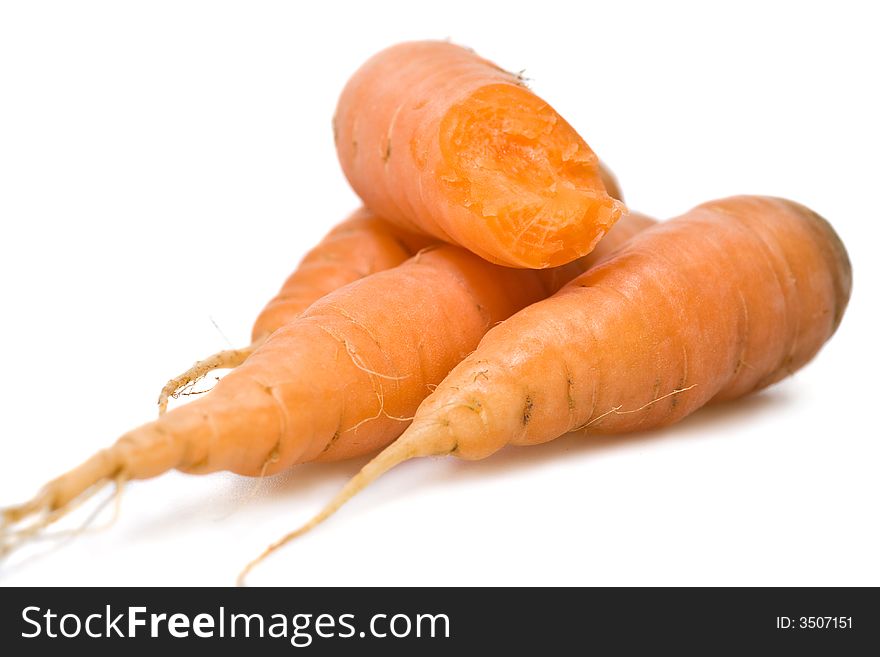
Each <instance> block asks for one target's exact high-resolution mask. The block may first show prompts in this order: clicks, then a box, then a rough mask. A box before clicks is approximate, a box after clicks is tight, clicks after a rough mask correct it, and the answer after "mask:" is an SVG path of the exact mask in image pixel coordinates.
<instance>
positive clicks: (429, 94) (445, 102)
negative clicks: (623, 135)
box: [334, 41, 625, 268]
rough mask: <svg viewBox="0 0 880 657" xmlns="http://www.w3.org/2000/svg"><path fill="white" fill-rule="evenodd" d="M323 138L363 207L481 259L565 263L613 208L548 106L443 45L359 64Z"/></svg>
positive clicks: (586, 155) (592, 240) (405, 49)
mask: <svg viewBox="0 0 880 657" xmlns="http://www.w3.org/2000/svg"><path fill="white" fill-rule="evenodd" d="M334 135H335V140H336V149H337V152H338V155H339V161H340V163H341V164H342V168H343V171H344V172H345V175H346V176H347V177H348V180H349V182H350V183H351V185H352V187H353V188H354V190H355V191H356V192H357V193H358V194H359V195H360V197H361V198H362V199H363V200H364V203H365V204H366V205H367V207H369V208H371V209H372V210H373V211H375V212H376V213H377V214H379V215H380V216H382V217H384V218H385V219H387V220H389V221H391V222H393V223H396V224H398V225H399V226H401V227H402V228H405V229H407V230H411V231H421V232H424V233H426V234H428V235H432V236H433V237H435V238H437V239H440V240H444V241H447V242H451V243H453V244H459V245H461V246H464V247H465V248H467V249H469V250H471V251H473V252H474V253H477V254H478V255H481V256H482V257H484V258H486V259H487V260H490V261H492V262H497V263H501V264H504V265H508V266H514V267H530V268H544V267H550V266H556V265H561V264H564V263H567V262H571V261H572V260H574V259H576V258H578V257H580V256H583V255H585V254H587V253H589V252H590V250H591V249H592V248H593V247H594V246H595V245H596V243H597V242H598V241H599V240H600V239H601V237H602V236H603V235H604V234H605V233H606V232H607V231H608V229H609V228H610V227H611V226H612V225H613V224H614V222H615V221H616V220H617V219H618V218H619V217H620V216H621V215H622V214H623V213H624V212H625V208H624V206H623V204H622V203H620V202H619V201H617V200H615V199H614V198H612V197H611V196H609V194H608V193H607V191H606V188H605V185H604V184H603V182H602V175H601V173H600V169H599V162H598V159H597V158H596V155H595V154H594V153H593V151H592V150H590V147H589V146H588V145H587V144H586V142H585V141H584V140H583V139H582V138H581V137H580V136H579V135H578V134H577V133H576V132H575V131H574V129H573V128H572V127H571V126H570V125H569V124H568V123H566V122H565V120H564V119H563V118H562V117H561V116H559V114H557V113H556V111H554V110H553V108H552V107H550V106H549V105H548V104H547V103H546V102H544V101H543V100H541V99H540V98H538V96H536V95H535V94H534V93H532V92H531V91H529V90H528V89H527V88H526V87H525V85H524V84H523V82H522V80H521V79H520V78H519V77H518V76H516V75H514V74H512V73H508V72H507V71H505V70H503V69H501V68H499V67H498V66H496V65H495V64H493V63H491V62H489V61H486V60H485V59H482V58H480V57H478V56H477V55H476V54H474V53H473V52H472V51H470V50H467V49H465V48H461V47H459V46H455V45H452V44H450V43H446V42H438V41H420V42H411V43H402V44H399V45H396V46H393V47H391V48H388V49H387V50H384V51H382V52H380V53H378V54H377V55H375V56H374V57H373V58H372V59H370V60H369V61H367V62H366V63H365V64H364V65H363V66H362V67H361V68H360V69H359V70H358V71H357V72H356V73H355V74H354V75H353V76H352V78H351V79H350V80H349V82H348V84H347V85H346V86H345V89H344V90H343V92H342V95H341V97H340V99H339V104H338V106H337V109H336V116H335V118H334Z"/></svg>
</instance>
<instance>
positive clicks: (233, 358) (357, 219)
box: [158, 162, 654, 415]
mask: <svg viewBox="0 0 880 657" xmlns="http://www.w3.org/2000/svg"><path fill="white" fill-rule="evenodd" d="M599 175H600V176H601V178H602V180H603V182H604V184H605V187H606V189H607V190H608V193H609V194H610V195H611V196H612V197H614V198H616V199H622V198H623V196H622V193H621V191H620V186H619V185H618V183H617V178H616V177H615V176H614V174H613V173H612V172H611V170H610V169H609V168H608V167H606V166H605V165H604V164H602V163H601V162H600V163H599ZM646 221H648V222H653V221H654V220H653V219H648V218H647V217H645V216H644V215H640V216H635V217H633V218H632V219H631V220H629V221H626V222H622V223H625V224H626V226H624V227H622V228H621V229H620V230H619V231H617V234H618V236H619V237H622V238H625V239H628V238H629V237H631V236H632V235H634V234H635V232H636V231H637V230H641V229H642V228H644V227H645V225H646V224H645V222H646ZM432 243H434V240H432V239H430V238H428V237H425V236H422V235H420V234H418V233H410V232H408V231H405V230H401V229H400V228H398V227H396V226H394V225H393V224H390V223H388V222H387V221H385V220H383V219H380V218H379V217H377V216H375V215H374V214H373V213H372V212H370V211H369V210H367V209H366V208H361V209H360V210H358V211H356V212H355V213H354V214H353V215H352V216H351V217H349V218H348V219H346V220H345V221H343V222H342V223H341V224H339V225H338V226H336V227H335V228H334V229H333V230H331V231H330V232H329V233H328V234H327V235H326V237H324V239H323V240H322V241H321V242H320V243H319V244H318V245H317V246H316V247H315V248H314V249H312V250H311V251H309V252H308V253H307V254H306V256H305V257H304V258H303V260H302V262H300V264H299V266H298V267H297V269H296V271H294V272H293V273H292V274H291V275H290V277H288V279H287V281H285V283H284V285H283V286H282V288H281V291H280V292H279V293H278V294H277V295H276V296H275V297H274V298H273V299H272V300H271V301H269V303H268V304H267V305H266V307H265V308H264V309H263V311H262V312H261V313H260V315H259V317H257V321H256V322H255V323H254V328H253V330H252V332H251V336H252V337H251V344H250V345H248V346H247V347H240V348H238V349H224V350H223V351H218V352H217V353H215V354H213V355H211V356H208V357H207V358H205V359H202V360H200V361H197V362H196V363H195V364H194V365H193V366H192V367H190V368H189V369H188V370H186V371H185V372H183V373H182V374H179V375H177V376H175V377H174V378H173V379H171V380H169V381H168V383H166V384H165V387H164V388H162V392H161V393H160V394H159V402H158V403H159V415H162V414H163V413H165V411H166V410H167V408H168V400H169V398H177V397H178V396H179V395H180V394H181V392H182V391H184V390H186V389H187V388H188V387H191V386H192V385H193V384H195V383H196V382H197V381H198V380H200V379H202V378H203V377H205V376H206V375H207V374H209V373H210V372H212V371H214V370H219V369H232V368H236V367H238V366H239V365H241V364H242V363H243V362H244V361H245V360H246V359H247V357H248V356H250V355H251V354H252V353H253V352H254V349H255V348H256V347H258V346H259V345H260V344H262V343H263V341H264V340H265V339H266V338H268V337H269V335H270V334H271V333H272V332H273V331H274V330H276V329H278V328H280V327H282V326H284V325H285V324H286V323H287V322H289V321H291V320H293V319H295V318H296V317H297V315H299V314H300V313H301V312H302V311H303V310H305V309H306V308H308V307H309V306H310V305H311V304H312V302H314V301H317V300H318V299H320V298H321V297H323V296H324V295H325V294H329V293H330V292H332V291H333V290H335V289H337V288H340V287H342V286H343V285H347V284H348V283H351V282H352V281H356V280H358V279H359V278H363V277H364V276H369V275H370V274H374V273H376V272H378V271H383V270H385V269H390V268H391V267H395V266H397V265H399V264H401V263H402V262H403V261H404V260H406V259H407V258H409V257H410V256H412V255H413V254H414V253H415V252H416V251H418V250H419V249H423V248H424V247H426V246H428V245H430V244H432ZM619 243H622V241H621V240H620V239H617V238H615V239H604V240H602V241H601V242H600V243H599V245H598V246H597V247H596V251H597V256H594V257H591V258H590V259H589V260H587V261H585V262H596V261H598V260H599V259H600V258H601V257H602V256H603V254H606V253H609V252H610V250H611V249H612V248H613V247H615V246H617V245H618V244H619ZM549 271H557V270H556V269H551V270H549ZM556 275H558V273H557V274H552V275H551V276H556Z"/></svg>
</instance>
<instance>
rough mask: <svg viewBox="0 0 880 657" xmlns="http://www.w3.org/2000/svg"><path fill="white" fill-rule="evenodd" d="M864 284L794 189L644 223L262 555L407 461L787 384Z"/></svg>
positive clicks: (609, 426) (530, 440) (636, 424)
mask: <svg viewBox="0 0 880 657" xmlns="http://www.w3.org/2000/svg"><path fill="white" fill-rule="evenodd" d="M851 285H852V272H851V268H850V263H849V259H848V257H847V254H846V251H845V250H844V247H843V245H842V243H841V242H840V240H839V238H838V237H837V235H836V234H835V232H834V230H833V229H832V228H831V226H830V225H829V224H828V223H827V222H826V221H825V220H824V219H822V218H821V217H819V216H818V215H816V214H815V213H813V212H811V211H810V210H808V209H807V208H805V207H803V206H800V205H797V204H795V203H792V202H790V201H785V200H782V199H775V198H767V197H750V196H740V197H733V198H728V199H724V200H720V201H715V202H711V203H707V204H705V205H701V206H699V207H697V208H695V209H693V210H691V211H690V212H688V213H687V214H685V215H683V216H681V217H679V218H677V219H674V220H672V221H669V222H665V223H663V224H660V225H658V226H657V227H654V228H652V229H650V230H647V231H644V232H642V233H641V234H640V235H638V236H636V237H635V238H634V239H632V240H631V241H630V242H629V243H627V244H626V245H625V246H624V247H623V248H621V249H620V250H618V251H617V253H616V255H614V256H612V257H611V258H609V259H607V260H605V261H604V263H603V264H600V265H599V266H597V267H595V268H593V269H591V270H589V271H588V272H586V273H585V274H583V275H581V276H579V277H578V278H576V279H574V280H573V281H571V282H570V283H569V284H568V285H566V286H565V287H563V288H562V289H561V290H560V291H559V292H558V293H556V294H555V295H554V296H552V297H550V298H549V299H546V300H544V301H540V302H538V303H536V304H534V305H532V306H529V307H528V308H526V309H524V310H522V311H520V312H519V313H517V314H516V315H514V316H513V317H511V318H510V319H508V320H507V321H506V322H504V323H503V324H501V325H499V326H497V327H495V328H493V329H492V330H491V331H489V332H488V333H487V334H486V336H485V337H484V338H483V339H482V341H481V342H480V345H479V347H478V348H477V349H476V351H474V353H472V354H471V355H470V356H468V357H467V358H466V359H464V361H462V362H461V363H460V364H459V365H457V366H456V367H455V368H454V369H453V370H452V372H450V374H449V375H448V376H447V377H446V378H445V379H444V380H443V382H442V383H441V384H440V385H439V386H438V387H437V389H436V390H435V391H434V392H433V393H432V394H431V395H430V396H429V397H428V398H427V399H426V400H425V401H424V402H423V403H422V404H421V406H420V407H419V409H418V411H417V412H416V416H415V419H414V420H413V422H412V424H411V425H410V427H409V428H408V429H407V430H406V432H404V434H403V435H402V436H401V437H400V438H399V439H398V440H397V441H396V442H394V443H392V444H391V445H390V446H389V447H387V448H386V449H385V450H384V451H382V452H381V453H380V454H379V455H378V456H376V457H375V458H374V459H373V460H372V461H370V462H369V463H368V464H367V465H366V466H364V468H363V469H362V470H361V471H360V472H359V473H358V474H357V475H356V476H355V477H354V478H353V479H352V480H351V481H349V483H348V484H347V485H346V486H345V487H344V488H343V490H342V491H340V493H339V494H338V495H337V496H336V497H335V498H334V499H333V500H332V501H331V502H330V504H329V505H328V506H327V507H325V508H324V510H322V511H321V512H320V513H319V514H318V515H317V516H315V517H314V518H313V519H312V520H311V521H309V522H308V523H307V524H306V525H304V526H303V527H302V528H300V529H298V530H297V531H295V532H292V533H291V534H288V535H287V536H285V537H284V538H282V539H281V540H280V541H278V542H276V543H275V544H273V545H272V546H271V547H270V548H269V549H268V550H266V552H265V553H264V554H263V555H262V556H261V557H260V559H262V558H263V557H265V556H266V555H268V554H269V553H271V552H272V551H273V550H275V549H277V548H278V547H280V546H281V545H283V544H284V543H286V542H287V541H289V540H291V539H293V538H295V537H296V536H299V535H301V534H302V533H304V532H306V531H308V530H309V529H311V528H312V527H314V526H315V525H316V524H318V523H320V522H321V521H323V520H324V519H326V518H327V517H328V516H330V515H331V514H332V513H333V512H335V511H336V509H338V508H339V507H340V506H341V505H342V504H344V503H345V502H346V501H347V500H348V499H350V498H351V497H352V496H353V495H355V494H356V493H358V492H359V491H360V490H362V489H363V488H364V487H365V486H366V485H368V484H369V483H370V482H372V481H374V480H375V479H376V478H377V477H379V476H381V475H382V474H383V473H385V472H387V471H388V470H389V469H390V468H392V467H394V466H395V465H397V464H399V463H401V462H403V461H406V460H408V459H412V458H415V457H419V456H433V455H448V454H451V455H454V456H457V457H460V458H464V459H482V458H485V457H487V456H489V455H491V454H493V453H494V452H496V451H497V450H499V449H501V448H502V447H504V446H505V445H535V444H538V443H543V442H547V441H549V440H553V439H554V438H557V437H558V436H560V435H562V434H565V433H567V432H571V431H580V432H583V433H585V434H593V433H620V432H625V431H634V430H644V429H650V428H653V427H660V426H664V425H668V424H671V423H673V422H677V421H678V420H681V419H682V418H683V417H685V416H687V415H689V414H690V413H692V412H693V411H695V410H697V409H698V408H700V407H701V406H703V405H704V404H706V403H709V402H711V401H715V400H721V399H732V398H735V397H739V396H741V395H745V394H747V393H750V392H753V391H755V390H758V389H760V388H763V387H764V386H767V385H770V384H771V383H774V382H776V381H779V380H780V379H782V378H784V377H786V376H788V375H789V374H792V373H793V372H795V371H796V370H797V369H798V368H800V367H802V366H803V365H804V364H805V363H807V362H808V361H809V360H810V359H811V358H813V356H815V355H816V353H817V352H818V351H819V349H820V348H821V347H822V345H823V344H824V343H825V342H826V341H827V340H828V339H829V338H830V337H831V335H832V334H833V333H834V331H835V330H836V328H837V326H838V325H839V323H840V320H841V318H842V316H843V312H844V309H845V308H846V304H847V301H848V300H849V295H850V289H851ZM258 561H259V559H258V560H256V561H255V562H252V563H251V564H250V565H249V566H248V568H247V569H246V570H245V573H246V572H247V570H249V569H250V568H251V567H253V565H254V564H255V563H257V562H258ZM243 575H244V573H243Z"/></svg>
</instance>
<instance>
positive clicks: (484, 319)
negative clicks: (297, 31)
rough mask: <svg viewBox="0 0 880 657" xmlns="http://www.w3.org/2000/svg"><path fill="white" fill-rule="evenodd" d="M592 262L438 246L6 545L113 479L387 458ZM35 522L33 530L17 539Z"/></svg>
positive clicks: (260, 358)
mask: <svg viewBox="0 0 880 657" xmlns="http://www.w3.org/2000/svg"><path fill="white" fill-rule="evenodd" d="M619 234H620V238H621V239H622V238H624V236H625V235H626V234H627V233H626V231H620V233H619ZM611 239H618V238H617V237H616V236H615V233H614V232H612V234H611V235H610V236H609V240H611ZM591 262H592V260H591V259H590V258H584V259H581V260H578V261H575V262H573V263H569V264H568V265H565V266H564V268H563V269H564V270H565V271H566V272H567V273H563V272H559V271H546V270H526V269H511V268H507V267H501V266H498V265H493V264H491V263H489V262H487V261H485V260H483V259H481V258H479V257H477V256H475V255H473V254H471V253H469V252H467V251H465V250H463V249H459V248H457V247H454V246H451V245H441V246H437V247H434V248H432V247H428V248H427V249H425V250H423V251H421V252H419V253H418V254H417V255H416V256H415V257H413V258H411V259H410V260H408V261H407V262H405V263H404V264H403V265H400V266H399V267H395V268H393V269H390V270H387V271H384V272H379V273H377V274H373V275H372V276H368V277H366V278H362V279H360V280H358V281H355V282H354V283H351V284H350V285H347V286H345V287H343V288H341V289H338V290H336V291H335V292H333V293H331V294H329V295H327V296H325V297H323V298H322V299H320V300H319V301H317V302H316V303H314V304H312V305H311V306H310V307H309V308H308V309H307V310H306V311H305V312H304V313H302V314H300V315H299V316H298V317H297V318H296V319H294V320H293V321H291V322H288V323H287V324H285V325H284V326H282V327H281V328H279V329H277V330H276V331H274V332H273V333H272V334H271V335H270V336H269V338H268V339H267V340H266V341H265V342H263V343H262V344H261V345H260V346H259V347H258V348H257V349H256V350H255V351H254V353H253V354H252V355H251V356H250V357H249V358H248V359H247V360H246V361H245V362H244V363H243V364H242V365H241V366H240V367H238V368H237V369H235V370H234V371H232V372H231V373H230V374H229V375H228V376H226V377H225V378H223V379H222V380H221V381H220V382H219V383H218V384H217V385H216V386H215V387H214V388H213V389H212V390H211V392H209V393H208V394H207V395H205V396H204V397H202V398H200V399H198V400H197V401H194V402H193V403H191V404H187V405H184V406H181V407H179V408H176V409H174V410H172V411H170V412H169V413H167V414H165V415H163V416H161V417H160V418H159V419H157V420H155V421H153V422H150V423H148V424H145V425H143V426H141V427H139V428H137V429H134V430H133V431H130V432H128V433H127V434H125V435H123V436H122V437H121V438H120V439H119V440H118V441H117V442H116V443H115V444H113V445H112V446H111V447H109V448H107V449H105V450H102V451H100V452H98V453H97V454H95V455H94V456H92V457H91V458H90V459H88V460H87V461H85V462H84V463H83V464H82V465H80V466H79V467H77V468H75V469H73V470H71V471H69V472H67V473H66V474H63V475H61V476H60V477H58V478H57V479H54V480H52V481H50V482H49V483H48V484H47V485H46V486H45V487H44V488H43V489H42V490H41V491H40V492H39V493H38V494H37V496H36V497H34V498H33V499H32V500H31V501H29V502H27V503H25V504H23V505H21V506H18V507H13V508H10V509H6V510H5V511H4V512H3V516H2V517H3V527H4V535H6V536H7V537H9V536H12V537H14V540H13V539H7V542H9V541H11V542H12V543H13V544H18V541H19V540H20V539H23V538H26V537H28V536H30V535H31V534H33V533H34V532H36V531H39V530H40V529H42V528H43V527H45V526H46V525H47V524H49V523H51V522H53V521H54V520H56V519H57V518H59V517H61V516H63V515H64V514H65V513H66V512H67V511H68V510H69V509H71V508H73V506H74V505H76V504H77V503H79V502H80V501H81V500H82V499H84V498H85V496H87V495H88V494H89V493H90V492H92V491H94V490H96V489H97V487H99V486H100V485H101V484H104V483H107V482H113V481H115V482H117V483H118V484H119V483H121V482H123V481H125V480H129V479H146V478H150V477H155V476H157V475H160V474H162V473H164V472H166V471H168V470H171V469H174V468H176V469H179V470H182V471H185V472H191V473H198V474H203V473H209V472H215V471H218V470H229V471H232V472H235V473H238V474H243V475H253V476H261V475H265V474H272V473H275V472H278V471H280V470H283V469H285V468H288V467H290V466H291V465H294V464H296V463H302V462H305V461H329V460H336V459H343V458H349V457H352V456H357V455H360V454H365V453H367V452H370V451H373V450H376V449H378V448H380V447H383V446H384V445H387V444H388V443H390V442H391V441H392V440H394V439H395V438H396V437H397V436H399V435H400V433H401V432H402V431H403V430H404V429H405V428H406V426H407V424H408V423H409V421H410V420H411V416H412V414H413V412H414V411H415V409H416V407H417V406H418V405H419V403H420V402H421V401H422V400H423V399H424V398H425V397H426V396H427V394H428V393H429V392H430V390H431V389H432V388H433V387H434V386H435V385H437V384H438V383H439V382H440V381H441V380H442V379H443V377H444V376H445V375H446V374H447V373H448V372H449V370H450V369H452V367H454V366H455V364H456V363H458V362H459V361H461V359H462V358H464V357H465V356H466V355H467V354H468V353H470V352H471V351H473V350H474V348H475V347H476V346H477V344H478V343H479V340H480V338H481V337H482V336H483V335H484V334H485V333H486V331H487V330H489V329H490V328H491V327H492V326H494V325H495V324H497V323H498V322H500V321H502V320H504V319H506V318H507V317H509V316H510V315H511V314H513V313H514V312H516V311H517V310H519V309H521V308H524V307H525V306H527V305H528V304H530V303H533V302H535V301H537V300H539V299H542V298H545V297H546V296H548V295H549V294H551V293H552V292H553V291H554V290H555V289H556V288H558V286H559V285H560V284H564V282H566V281H567V280H571V278H573V277H574V276H576V275H578V274H579V273H581V272H582V271H584V269H585V268H586V267H588V266H589V264H590V263H591ZM554 286H555V287H554ZM34 515H37V516H39V517H38V519H37V521H36V522H35V523H34V524H32V525H28V526H26V527H23V528H20V529H19V531H18V533H13V532H12V531H11V529H10V527H11V526H12V525H15V524H17V523H20V522H21V521H23V520H25V519H27V518H29V517H31V516H34ZM11 547H12V545H7V546H6V550H9V549H11ZM2 551H3V550H2V549H0V553H2Z"/></svg>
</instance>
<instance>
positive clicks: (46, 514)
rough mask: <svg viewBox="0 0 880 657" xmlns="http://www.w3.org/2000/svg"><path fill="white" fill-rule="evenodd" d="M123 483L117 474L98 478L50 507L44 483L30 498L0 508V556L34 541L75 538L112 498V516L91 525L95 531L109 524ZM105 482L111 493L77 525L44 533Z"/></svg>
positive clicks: (47, 487)
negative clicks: (58, 505)
mask: <svg viewBox="0 0 880 657" xmlns="http://www.w3.org/2000/svg"><path fill="white" fill-rule="evenodd" d="M125 482H126V479H125V477H124V476H122V475H121V474H120V475H117V476H116V477H115V478H110V479H102V480H101V481H99V482H97V483H95V484H94V485H92V486H90V487H88V488H87V489H86V490H85V491H83V492H82V493H81V494H80V495H78V496H77V497H76V498H75V499H73V500H71V501H69V502H67V503H65V504H64V505H63V506H60V507H57V508H55V507H53V503H52V499H53V497H52V491H51V488H50V486H46V487H44V488H43V489H42V490H41V491H40V492H39V493H38V494H37V495H36V496H35V497H34V498H33V499H31V500H30V501H28V502H25V503H24V504H22V505H20V506H18V507H11V508H8V509H4V510H3V511H2V516H0V518H2V519H0V559H4V558H5V557H7V556H9V555H10V554H11V553H12V552H14V551H16V550H18V549H19V548H21V547H23V546H25V545H27V544H28V543H31V542H35V541H38V540H43V539H47V540H51V539H56V540H60V539H64V538H68V539H72V538H76V537H77V536H79V535H80V534H82V533H83V532H85V531H86V530H87V529H89V526H90V525H91V524H92V522H94V520H95V519H96V518H97V517H98V515H99V514H100V513H101V511H103V510H104V508H105V507H106V506H107V504H109V503H110V502H111V501H113V502H114V512H113V517H112V518H111V520H110V521H109V522H108V523H106V524H105V525H104V526H102V527H97V528H95V531H100V530H103V529H107V528H109V527H111V526H112V525H113V524H114V523H115V522H116V520H117V519H118V517H119V511H120V507H121V499H122V492H123V490H124V486H125ZM108 483H113V484H114V485H115V489H116V490H115V492H114V494H113V496H112V497H109V498H107V499H105V500H104V501H103V502H101V503H100V504H99V505H98V506H97V507H96V508H95V509H94V510H92V512H91V513H89V515H88V517H87V518H86V519H85V520H84V521H83V523H82V524H81V525H80V526H79V527H76V528H74V529H69V530H63V531H59V532H55V533H53V534H46V533H45V532H44V530H45V529H47V528H48V527H50V526H51V525H53V524H55V523H56V522H57V521H59V520H61V519H62V518H64V517H65V516H67V515H69V514H70V513H72V512H73V511H75V510H76V509H78V508H80V507H82V506H83V505H84V504H85V503H86V502H88V501H89V500H90V499H92V498H93V497H94V496H95V495H96V494H98V493H99V492H100V491H101V490H103V489H104V488H105V487H106V484H108ZM31 518H33V521H32V522H30V523H27V521H28V520H29V519H31Z"/></svg>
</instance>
